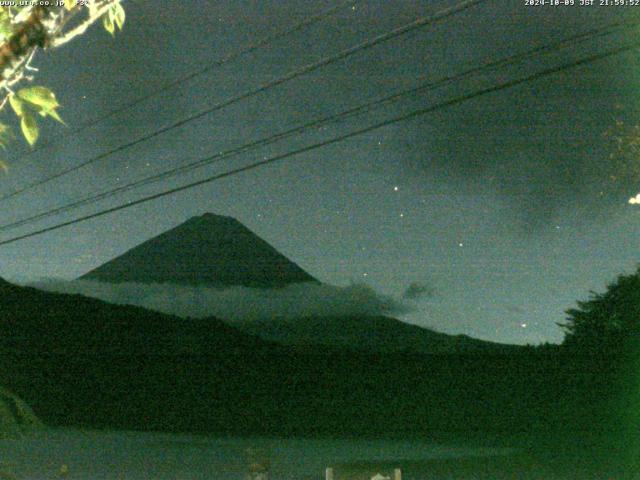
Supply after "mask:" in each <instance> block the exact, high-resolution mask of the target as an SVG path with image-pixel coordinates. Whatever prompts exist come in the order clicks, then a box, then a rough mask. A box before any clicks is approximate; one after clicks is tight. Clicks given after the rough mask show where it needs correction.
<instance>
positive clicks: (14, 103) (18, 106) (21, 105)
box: [9, 94, 26, 117]
mask: <svg viewBox="0 0 640 480" xmlns="http://www.w3.org/2000/svg"><path fill="white" fill-rule="evenodd" d="M9 103H10V104H11V108H13V111H14V112H16V115H17V116H19V117H21V116H22V115H23V114H24V112H25V111H26V103H25V102H24V101H22V100H20V99H19V98H18V97H17V96H15V95H14V94H11V95H9Z"/></svg>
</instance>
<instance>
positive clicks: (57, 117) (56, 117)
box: [44, 110, 67, 126]
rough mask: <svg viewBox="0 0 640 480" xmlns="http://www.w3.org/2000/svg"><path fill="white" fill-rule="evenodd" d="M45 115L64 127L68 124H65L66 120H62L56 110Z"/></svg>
mask: <svg viewBox="0 0 640 480" xmlns="http://www.w3.org/2000/svg"><path fill="white" fill-rule="evenodd" d="M44 113H45V116H46V115H48V116H50V117H51V118H53V119H54V120H56V121H57V122H60V123H61V124H63V125H65V126H66V125H67V124H66V123H64V120H62V118H60V115H58V112H57V111H56V110H48V111H46V112H44Z"/></svg>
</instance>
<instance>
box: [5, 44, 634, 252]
mask: <svg viewBox="0 0 640 480" xmlns="http://www.w3.org/2000/svg"><path fill="white" fill-rule="evenodd" d="M637 48H640V42H634V43H631V44H627V45H624V46H622V47H618V48H615V49H612V50H609V51H607V52H603V53H599V54H594V55H590V56H588V57H584V58H581V59H579V60H575V61H573V62H570V63H564V64H562V65H559V66H556V67H551V68H547V69H545V70H542V71H539V72H536V73H533V74H531V75H527V76H525V77H521V78H518V79H513V80H509V81H506V82H502V83H499V84H497V85H494V86H492V87H487V88H484V89H481V90H476V91H475V92H471V93H468V94H465V95H462V96H459V97H456V98H454V99H451V100H446V101H444V102H440V103H437V104H435V105H432V106H429V107H425V108H421V109H418V110H414V111H412V112H409V113H406V114H403V115H400V116H396V117H393V118H391V119H388V120H385V121H383V122H379V123H376V124H373V125H370V126H368V127H365V128H361V129H359V130H355V131H352V132H350V133H346V134H344V135H340V136H337V137H334V138H332V139H329V140H325V141H322V142H318V143H314V144H311V145H308V146H306V147H302V148H299V149H297V150H293V151H290V152H287V153H283V154H280V155H276V156H273V157H270V158H267V159H265V160H262V161H259V162H255V163H252V164H249V165H245V166H244V167H239V168H236V169H233V170H230V171H227V172H223V173H219V174H216V175H213V176H210V177H207V178H204V179H202V180H198V181H195V182H191V183H188V184H186V185H182V186H180V187H176V188H172V189H169V190H165V191H162V192H159V193H155V194H153V195H149V196H146V197H143V198H139V199H137V200H134V201H129V202H126V203H123V204H120V205H117V206H115V207H111V208H107V209H104V210H100V211H98V212H95V213H91V214H88V215H84V216H81V217H77V218H75V219H73V220H68V221H66V222H62V223H58V224H56V225H52V226H49V227H46V228H41V229H39V230H35V231H32V232H30V233H26V234H23V235H19V236H16V237H12V238H9V239H6V240H2V241H0V246H1V245H7V244H10V243H14V242H17V241H20V240H24V239H27V238H31V237H35V236H37V235H42V234H43V233H47V232H51V231H54V230H58V229H60V228H63V227H67V226H70V225H75V224H77V223H80V222H84V221H87V220H90V219H93V218H97V217H101V216H104V215H107V214H109V213H113V212H117V211H120V210H124V209H127V208H130V207H133V206H135V205H140V204H142V203H146V202H150V201H152V200H157V199H158V198H162V197H166V196H169V195H173V194H175V193H178V192H182V191H184V190H189V189H191V188H194V187H197V186H200V185H205V184H208V183H212V182H215V181H217V180H221V179H223V178H226V177H231V176H234V175H237V174H239V173H243V172H247V171H250V170H254V169H256V168H259V167H262V166H265V165H269V164H272V163H276V162H278V161H281V160H284V159H286V158H290V157H293V156H296V155H300V154H302V153H306V152H310V151H312V150H316V149H318V148H322V147H325V146H327V145H332V144H335V143H339V142H342V141H344V140H347V139H349V138H353V137H355V136H358V135H362V134H365V133H369V132H372V131H374V130H378V129H380V128H383V127H386V126H389V125H392V124H394V123H398V122H402V121H406V120H409V119H412V118H416V117H419V116H422V115H426V114H428V113H431V112H434V111H437V110H441V109H444V108H447V107H451V106H453V105H457V104H460V103H463V102H466V101H468V100H471V99H473V98H476V97H480V96H484V95H487V94H489V93H493V92H497V91H500V90H504V89H507V88H512V87H514V86H516V85H520V84H523V83H526V82H531V81H534V80H538V79H540V78H543V77H546V76H549V75H553V74H555V73H559V72H562V71H565V70H569V69H571V68H575V67H578V66H581V65H586V64H589V63H593V62H595V61H598V60H602V59H604V58H608V57H611V56H614V55H619V54H621V53H623V52H628V51H630V50H633V49H637Z"/></svg>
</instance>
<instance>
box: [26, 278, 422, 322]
mask: <svg viewBox="0 0 640 480" xmlns="http://www.w3.org/2000/svg"><path fill="white" fill-rule="evenodd" d="M31 286H33V287H36V288H39V289H42V290H47V291H51V292H58V293H73V294H81V295H85V296H88V297H94V298H98V299H100V300H104V301H107V302H110V303H116V304H124V305H137V306H140V307H145V308H149V309H152V310H156V311H160V312H164V313H169V314H173V315H178V316H180V317H194V318H204V317H210V316H215V317H218V318H221V319H224V320H229V321H236V322H238V321H243V320H247V321H251V320H257V319H267V318H300V317H304V316H347V315H401V314H404V313H409V312H410V311H411V308H410V307H408V306H407V305H405V304H404V303H403V302H402V301H400V300H396V299H394V298H393V297H390V296H386V295H381V294H379V293H377V292H375V291H374V290H373V289H372V288H371V287H369V286H367V285H364V284H354V285H350V286H348V287H336V286H332V285H325V284H316V283H297V284H292V285H289V286H287V287H284V288H280V289H259V288H247V287H231V288H223V289H219V288H210V287H189V286H182V285H173V284H167V283H157V284H141V283H105V282H97V281H90V280H74V281H65V280H52V279H48V280H43V281H39V282H36V283H32V284H31Z"/></svg>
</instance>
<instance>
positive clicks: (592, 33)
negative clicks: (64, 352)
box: [0, 20, 640, 232]
mask: <svg viewBox="0 0 640 480" xmlns="http://www.w3.org/2000/svg"><path fill="white" fill-rule="evenodd" d="M639 23H640V22H639V21H638V20H633V21H624V22H615V23H612V24H609V25H606V26H603V27H600V28H596V29H591V30H588V31H586V32H581V33H578V34H575V35H572V36H570V37H567V38H564V39H561V40H558V41H556V42H553V43H550V44H546V45H541V46H538V47H534V48H533V49H530V50H527V51H525V52H519V53H516V54H513V55H510V56H508V57H506V58H502V59H499V60H495V61H492V62H489V63H486V64H483V65H481V66H478V67H474V68H472V69H470V70H466V71H464V72H461V73H459V74H456V75H452V76H447V77H443V78H441V79H439V80H436V81H432V82H428V83H424V84H421V85H419V86H417V87H413V88H410V89H407V90H403V91H400V92H397V93H394V94H392V95H388V96H386V97H384V98H381V99H379V100H376V101H373V102H369V103H366V104H364V105H360V106H357V107H354V108H351V109H348V110H345V111H342V112H340V113H337V114H333V115H329V116H325V117H323V118H320V119H316V120H313V121H310V122H307V123H305V124H303V125H300V126H298V127H294V128H292V129H289V130H286V131H283V132H280V133H277V134H274V135H271V136H268V137H265V138H262V139H259V140H255V141H253V142H249V143H247V144H244V145H242V146H240V147H235V148H233V149H229V150H226V151H223V152H220V153H218V154H216V155H213V156H210V157H207V158H205V159H200V160H197V161H195V162H191V163H189V164H186V165H180V166H178V167H175V168H171V169H169V170H166V171H164V172H161V173H158V174H155V175H151V176H149V177H145V178H142V179H139V180H135V181H133V182H130V183H128V184H126V185H122V186H120V187H116V188H114V189H111V190H107V191H105V192H102V193H99V194H95V195H90V196H87V197H84V198H82V199H79V200H75V201H73V202H71V203H68V204H66V205H62V206H60V207H57V208H54V209H50V210H46V211H44V212H41V213H38V214H35V215H32V216H30V217H27V218H23V219H21V220H17V221H15V222H12V223H8V224H5V225H0V232H2V231H7V230H11V229H14V228H17V227H19V226H22V225H26V224H30V223H33V222H35V221H36V220H41V219H43V218H48V217H51V216H53V215H58V214H60V213H64V212H67V211H69V210H72V209H75V208H78V207H81V206H83V205H88V204H91V203H95V202H97V201H99V200H104V199H105V198H109V197H112V196H114V195H117V194H120V193H123V192H126V191H129V190H133V189H135V188H139V187H142V186H145V185H149V184H152V183H156V182H159V181H161V180H164V179H166V178H170V177H172V176H175V175H179V174H182V173H186V172H189V171H191V170H194V169H197V168H201V167H203V166H206V165H210V164H213V163H217V162H219V161H222V160H226V159H229V158H232V157H235V156H237V155H240V154H241V153H244V152H246V151H248V150H253V149H255V148H257V147H260V146H266V145H270V144H272V143H275V142H278V141H280V140H283V139H285V138H288V137H291V136H292V135H295V134H298V133H302V132H304V131H305V130H309V129H311V128H315V127H319V126H321V125H326V124H329V123H333V122H336V121H340V120H344V119H348V118H351V117H354V116H356V115H360V114H363V113H366V112H369V111H371V110H372V109H373V108H374V107H378V106H381V105H383V104H385V103H389V102H392V101H395V100H398V99H400V98H402V97H405V96H408V95H411V94H416V93H419V92H425V91H428V90H432V89H435V88H438V87H441V86H443V85H446V84H450V83H453V82H455V81H459V80H461V79H464V78H467V77H469V76H471V75H473V74H476V73H481V72H484V71H487V70H493V69H495V68H497V67H503V66H507V65H510V64H515V63H517V62H520V61H522V60H525V59H527V58H534V57H535V56H537V55H538V54H541V53H545V52H547V51H553V50H557V49H559V48H562V47H564V46H566V45H571V44H572V43H575V42H576V41H581V40H584V39H588V38H595V37H598V36H601V35H606V34H610V33H613V32H615V31H616V30H617V29H627V28H630V27H634V26H636V25H638V24H639Z"/></svg>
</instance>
